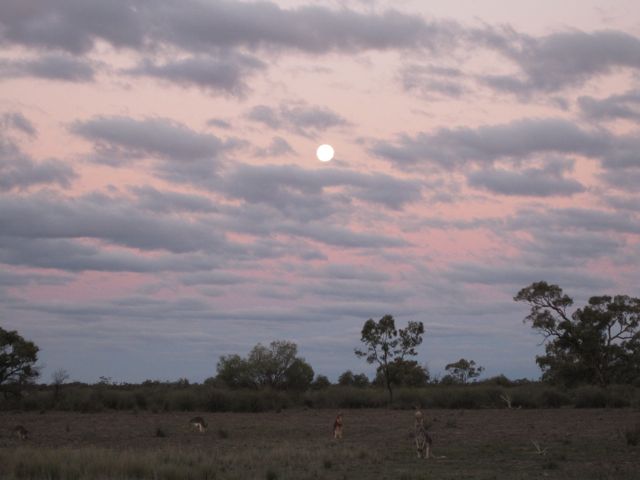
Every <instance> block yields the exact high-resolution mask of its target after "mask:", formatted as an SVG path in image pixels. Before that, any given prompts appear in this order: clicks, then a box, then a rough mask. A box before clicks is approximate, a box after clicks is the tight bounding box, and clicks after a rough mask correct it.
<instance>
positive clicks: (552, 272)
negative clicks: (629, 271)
mask: <svg viewBox="0 0 640 480" xmlns="http://www.w3.org/2000/svg"><path fill="white" fill-rule="evenodd" d="M441 275H442V276H443V277H444V278H446V279H448V280H451V281H453V282H464V283H472V284H482V285H507V286H510V287H512V288H513V292H514V294H515V293H516V292H517V290H518V289H519V288H522V287H524V286H526V285H529V284H531V283H533V282H539V281H541V280H545V281H547V282H550V283H555V284H558V285H561V286H563V287H564V288H573V287H576V288H588V289H590V290H591V291H593V290H598V289H603V288H607V287H610V286H611V283H610V281H609V280H608V279H606V278H603V277H602V276H601V275H597V276H595V275H589V274H587V273H585V272H584V271H583V270H581V269H573V270H572V269H569V268H566V267H563V268H556V269H554V268H550V267H548V266H544V267H536V266H531V265H526V264H523V263H522V262H518V261H517V260H516V261H511V262H509V263H508V264H506V263H504V264H497V265H496V264H493V265H485V264H479V263H457V264H452V265H450V266H449V267H448V269H447V270H446V271H445V272H442V273H441Z"/></svg>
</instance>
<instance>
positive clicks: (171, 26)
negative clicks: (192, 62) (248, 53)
mask: <svg viewBox="0 0 640 480" xmlns="http://www.w3.org/2000/svg"><path fill="white" fill-rule="evenodd" d="M156 14H157V17H158V18H161V19H163V20H164V22H162V23H161V25H160V28H159V30H160V33H159V35H160V36H161V37H162V38H164V39H167V40H168V41H169V42H171V43H173V44H176V45H179V46H181V47H183V48H187V49H195V50H206V49H209V48H211V47H212V46H227V47H234V46H245V47H250V48H255V47H260V46H265V47H276V48H293V49H296V50H302V51H305V52H310V53H325V52H328V51H336V50H339V51H349V52H355V51H360V50H368V49H378V50H384V49H390V48H412V47H416V46H423V47H427V48H431V49H436V48H439V47H440V46H441V45H443V44H447V45H448V44H450V42H451V41H452V35H451V30H452V29H454V26H453V25H452V24H444V23H435V22H432V23H428V22H426V21H425V20H423V19H422V18H420V17H417V16H415V15H407V14H403V13H400V12H397V11H393V10H388V11H386V12H383V13H380V14H362V13H357V12H355V11H353V10H348V9H345V8H343V9H341V10H331V9H328V8H323V7H319V6H303V7H299V8H295V9H290V10H286V9H283V8H280V7H279V6H278V5H276V4H275V3H271V2H260V3H244V2H230V1H219V2H215V3H212V4H202V3H199V2H192V1H189V2H184V3H182V4H181V5H180V6H178V5H176V4H174V3H171V2H166V3H163V4H162V6H161V7H160V8H159V6H158V5H154V13H153V15H154V16H156Z"/></svg>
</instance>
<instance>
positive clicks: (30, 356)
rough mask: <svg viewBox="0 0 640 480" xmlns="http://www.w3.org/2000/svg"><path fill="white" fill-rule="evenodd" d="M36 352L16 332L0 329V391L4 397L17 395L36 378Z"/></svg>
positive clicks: (29, 343)
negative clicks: (12, 394) (10, 394)
mask: <svg viewBox="0 0 640 480" xmlns="http://www.w3.org/2000/svg"><path fill="white" fill-rule="evenodd" d="M38 350H39V349H38V347H37V346H36V345H35V344H34V343H33V342H30V341H28V340H25V339H24V338H23V337H21V336H20V335H19V334H18V332H17V331H15V330H11V331H9V330H5V329H3V328H2V327H0V389H1V390H2V392H3V393H4V395H5V396H6V395H7V394H8V393H14V394H19V393H20V390H21V389H22V387H23V386H24V385H26V384H28V383H30V382H32V381H33V380H35V379H36V378H37V377H38V374H39V372H38V370H37V368H36V367H35V364H36V362H37V361H38Z"/></svg>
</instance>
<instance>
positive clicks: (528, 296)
mask: <svg viewBox="0 0 640 480" xmlns="http://www.w3.org/2000/svg"><path fill="white" fill-rule="evenodd" d="M514 300H515V301H517V302H525V303H527V304H529V306H530V308H531V310H530V313H529V315H527V316H526V317H525V319H524V322H525V323H526V322H528V323H531V326H532V328H533V329H534V330H536V331H538V332H539V333H540V334H541V335H542V336H543V339H544V340H543V342H544V343H545V355H540V356H537V357H536V362H537V363H538V365H539V366H540V368H541V369H542V371H543V375H542V378H543V380H546V381H549V382H552V383H561V384H565V385H575V384H580V383H592V384H598V385H603V386H604V385H607V384H610V383H631V382H634V381H638V379H640V328H639V326H640V299H639V298H632V297H629V296H627V295H616V296H614V297H611V296H609V295H602V296H594V297H591V298H590V299H589V301H588V304H587V305H585V306H584V307H582V308H578V309H577V310H575V311H574V312H573V313H572V314H569V313H568V312H567V309H568V308H569V307H571V306H572V305H573V299H572V298H571V297H569V296H568V295H566V294H564V292H563V291H562V289H561V288H560V287H559V286H558V285H549V284H548V283H546V282H537V283H532V284H531V285H529V286H528V287H525V288H523V289H522V290H520V291H519V292H518V294H517V295H516V296H515V297H514Z"/></svg>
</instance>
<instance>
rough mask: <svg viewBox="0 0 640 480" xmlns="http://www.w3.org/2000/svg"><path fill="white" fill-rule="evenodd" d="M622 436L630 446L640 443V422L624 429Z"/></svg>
mask: <svg viewBox="0 0 640 480" xmlns="http://www.w3.org/2000/svg"><path fill="white" fill-rule="evenodd" d="M623 436H624V439H625V441H626V442H627V445H629V446H630V447H635V446H637V445H638V444H639V443H640V423H638V424H636V426H635V427H632V428H627V429H625V431H624V432H623Z"/></svg>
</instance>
